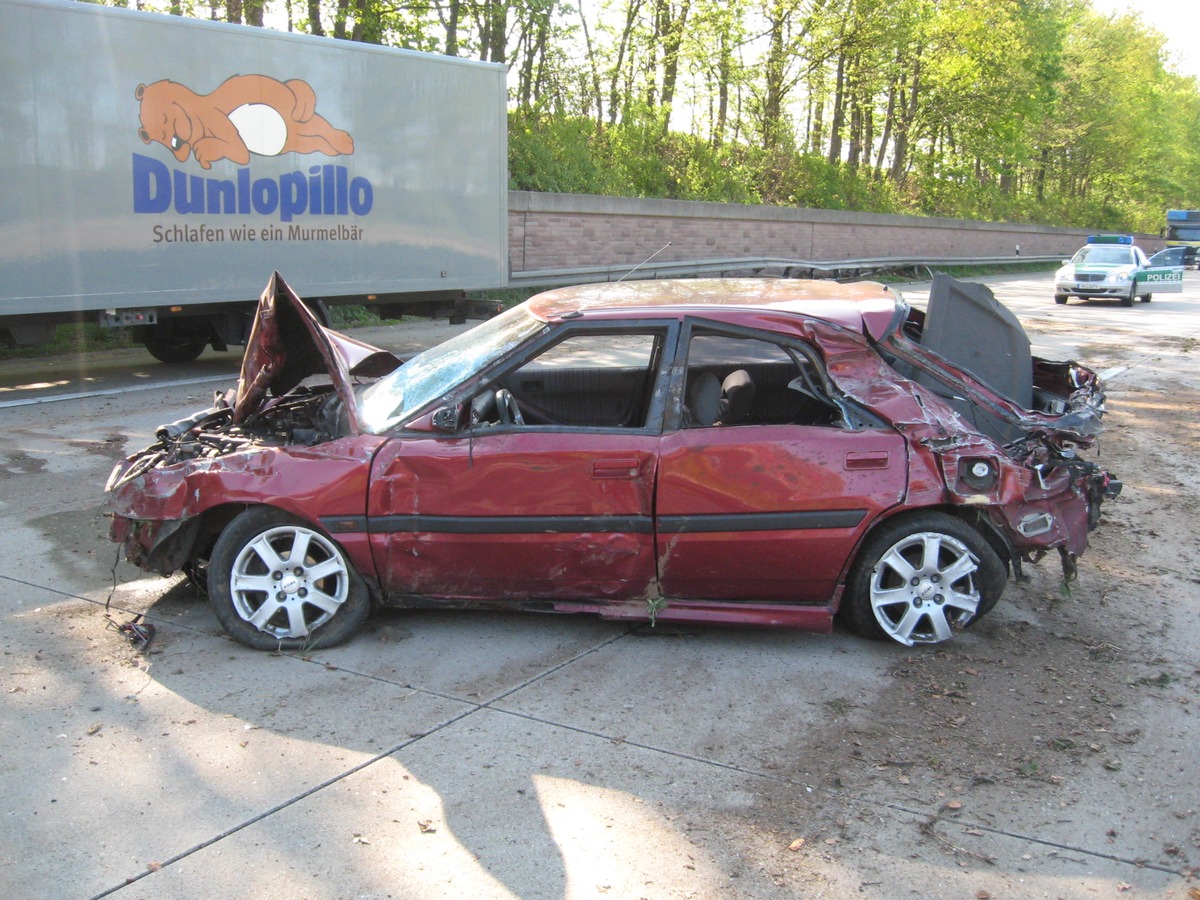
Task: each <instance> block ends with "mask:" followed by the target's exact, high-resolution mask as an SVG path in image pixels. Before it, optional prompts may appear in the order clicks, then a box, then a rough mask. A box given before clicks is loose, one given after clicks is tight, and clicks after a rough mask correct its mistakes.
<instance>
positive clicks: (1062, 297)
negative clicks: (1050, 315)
mask: <svg viewBox="0 0 1200 900" xmlns="http://www.w3.org/2000/svg"><path fill="white" fill-rule="evenodd" d="M1054 302H1055V303H1057V304H1059V305H1060V306H1061V305H1062V304H1064V303H1066V302H1067V295H1066V294H1055V295H1054Z"/></svg>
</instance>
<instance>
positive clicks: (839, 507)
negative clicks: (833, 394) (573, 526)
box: [655, 425, 907, 603]
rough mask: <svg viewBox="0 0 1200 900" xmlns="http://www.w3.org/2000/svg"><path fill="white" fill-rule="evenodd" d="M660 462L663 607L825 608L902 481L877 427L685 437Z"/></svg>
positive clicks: (666, 446) (665, 442)
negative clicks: (680, 602)
mask: <svg viewBox="0 0 1200 900" xmlns="http://www.w3.org/2000/svg"><path fill="white" fill-rule="evenodd" d="M747 431H751V434H752V439H751V440H747V435H746V433H745V432H747ZM660 454H661V455H660V459H659V480H658V502H657V516H656V529H655V530H656V533H657V550H658V565H659V576H658V577H659V590H660V591H661V592H662V594H663V595H664V596H668V597H673V598H692V599H700V598H709V599H714V600H730V599H737V598H744V597H747V596H750V597H755V598H757V599H760V600H769V601H775V602H781V601H782V602H794V603H828V602H829V600H830V598H831V597H832V596H833V592H834V588H835V586H836V585H837V583H838V581H839V580H840V578H841V576H842V574H843V571H844V568H845V563H846V560H848V559H849V558H850V556H851V554H852V551H853V550H854V547H855V546H856V545H857V544H858V541H859V540H860V539H861V537H862V535H863V534H864V533H865V531H866V530H867V528H868V527H869V526H870V525H871V524H872V523H874V522H875V520H877V519H878V518H879V517H880V516H881V515H882V514H883V513H885V512H886V511H887V510H888V509H890V508H892V507H894V506H895V505H897V504H899V503H900V502H901V501H902V500H903V499H904V494H905V486H906V480H907V453H906V451H905V445H904V440H903V439H902V438H901V437H900V436H899V435H897V434H896V433H895V432H889V431H883V430H879V431H874V432H870V433H863V432H850V431H844V430H841V429H834V428H805V427H798V426H795V425H761V426H753V427H752V428H751V429H747V428H707V429H688V430H683V431H677V432H673V433H670V434H667V435H665V436H664V437H663V439H662V449H661V451H660ZM734 573H736V574H734Z"/></svg>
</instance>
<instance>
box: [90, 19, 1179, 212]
mask: <svg viewBox="0 0 1200 900" xmlns="http://www.w3.org/2000/svg"><path fill="white" fill-rule="evenodd" d="M110 2H113V3H114V4H119V5H124V6H128V5H132V4H130V3H129V0H110ZM156 3H157V4H158V5H154V4H156ZM137 5H138V6H139V8H145V9H155V10H157V11H160V12H169V13H172V14H175V15H188V16H196V17H202V18H212V19H220V20H223V21H229V22H236V23H241V24H245V25H249V26H265V27H275V28H286V29H288V30H295V31H305V32H309V33H311V34H314V35H319V36H322V37H328V38H330V39H341V40H355V41H366V42H371V43H379V44H386V45H391V46H398V47H405V48H409V49H417V50H424V51H428V52H435V53H444V54H447V55H451V56H459V57H463V58H471V59H478V60H484V61H490V62H497V63H503V64H506V65H507V66H508V67H509V73H510V77H509V85H510V132H509V155H510V162H509V178H510V185H511V186H512V187H513V188H518V189H528V190H538V191H559V192H571V193H593V194H611V195H621V196H640V197H674V198H684V199H698V200H717V201H725V202H736V203H768V204H782V205H793V206H807V207H818V208H832V209H860V210H873V211H883V212H918V213H925V214H932V215H945V216H958V217H964V218H980V219H992V220H1009V221H1037V222H1046V223H1051V224H1070V225H1080V226H1088V227H1097V228H1101V227H1102V228H1108V229H1138V230H1143V231H1156V230H1158V229H1159V228H1160V227H1161V223H1162V221H1163V211H1164V210H1165V209H1166V208H1169V207H1170V208H1200V86H1198V85H1197V82H1196V80H1195V79H1194V78H1191V77H1186V76H1183V75H1180V74H1179V73H1178V72H1176V71H1175V70H1174V69H1173V68H1172V66H1171V64H1170V63H1169V60H1168V57H1167V53H1166V50H1165V39H1164V37H1163V36H1162V35H1161V34H1159V33H1157V32H1156V31H1154V30H1152V29H1150V28H1148V27H1146V26H1145V25H1144V24H1142V23H1141V22H1140V21H1138V20H1137V19H1135V18H1133V17H1132V16H1130V15H1128V14H1126V15H1120V16H1113V17H1106V16H1102V15H1100V14H1099V13H1097V12H1096V11H1095V10H1094V9H1092V8H1091V6H1090V5H1089V4H1088V2H1087V0H407V2H405V3H400V4H398V3H395V2H394V0H139V2H138V4H137Z"/></svg>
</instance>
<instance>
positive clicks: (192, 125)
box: [132, 75, 374, 222]
mask: <svg viewBox="0 0 1200 900" xmlns="http://www.w3.org/2000/svg"><path fill="white" fill-rule="evenodd" d="M134 98H135V99H136V100H137V101H138V102H139V104H140V108H139V119H140V127H139V129H138V136H139V137H140V138H141V140H142V143H144V144H147V145H149V144H161V145H162V146H163V147H165V148H166V149H167V150H168V151H169V152H170V153H171V155H172V156H174V157H175V159H176V160H177V161H178V162H180V163H187V162H188V161H189V160H190V159H194V161H195V162H196V163H198V164H199V165H200V168H202V169H211V168H212V165H213V163H215V162H217V161H219V160H223V159H227V160H229V161H230V162H232V163H235V164H237V165H238V166H246V165H247V164H248V163H249V162H250V159H251V156H252V155H253V156H262V157H277V156H282V155H283V154H286V153H301V154H308V153H320V154H324V155H325V156H350V155H351V154H353V153H354V138H353V137H351V135H350V133H349V132H347V131H343V130H341V129H339V128H335V127H334V126H333V125H331V124H330V123H329V122H328V121H327V120H326V119H325V118H324V117H323V116H321V115H319V114H318V113H317V111H316V107H317V95H316V92H315V91H314V90H313V89H312V87H311V86H310V85H309V84H308V83H307V82H305V81H301V80H299V79H292V80H290V81H286V82H285V81H279V80H277V79H275V78H271V77H270V76H267V75H234V76H233V77H232V78H228V79H226V80H225V81H224V82H223V83H222V84H221V85H220V86H219V87H218V88H217V89H216V90H214V91H213V92H212V93H210V94H198V93H196V92H195V91H193V90H191V89H190V88H188V87H185V86H184V85H182V84H178V83H176V82H173V81H169V80H164V81H156V82H154V83H153V84H149V85H146V84H139V85H138V86H137V89H136V90H135V91H134ZM132 166H133V169H132V171H133V211H134V212H135V213H150V214H161V213H165V212H168V211H171V210H174V211H175V212H176V213H179V214H207V215H246V214H250V213H257V214H259V215H266V216H278V218H279V220H280V221H283V222H290V221H292V220H293V218H295V217H296V216H300V215H319V216H348V215H355V216H365V215H367V214H368V213H369V212H370V211H371V207H372V205H373V203H374V190H373V188H372V186H371V182H370V181H369V180H367V179H366V178H363V177H361V176H359V177H354V176H352V175H351V174H350V171H349V169H348V168H347V167H346V166H342V165H313V166H308V167H306V169H303V170H299V169H298V170H296V171H292V172H287V173H284V174H282V175H274V176H271V177H266V178H262V177H258V178H256V177H254V176H253V175H252V174H251V171H250V169H248V168H240V169H238V170H237V171H236V173H235V174H234V177H232V178H228V177H224V178H223V177H203V176H201V175H197V174H192V173H188V172H187V171H185V170H183V169H179V168H170V167H168V166H167V165H166V164H165V163H163V162H162V161H161V160H159V159H155V158H154V157H151V156H146V155H144V154H140V153H134V154H133V160H132Z"/></svg>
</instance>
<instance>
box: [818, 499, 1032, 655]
mask: <svg viewBox="0 0 1200 900" xmlns="http://www.w3.org/2000/svg"><path fill="white" fill-rule="evenodd" d="M948 573H952V574H953V580H952V581H950V582H947V581H946V580H945V579H946V577H947V576H948ZM1007 577H1008V576H1007V571H1006V570H1005V567H1004V563H1003V562H1001V560H1000V557H999V556H997V555H996V551H994V550H993V549H992V547H991V545H989V544H988V542H987V541H986V540H984V538H983V536H982V535H981V534H980V533H979V532H978V531H976V530H975V529H974V528H972V527H970V526H969V525H967V524H966V523H964V522H962V521H960V520H959V519H956V518H954V517H953V516H950V515H947V514H946V513H941V512H935V511H926V512H918V513H913V514H911V515H907V516H903V517H900V518H897V519H893V520H891V521H889V522H885V523H884V524H883V525H881V526H879V527H878V528H877V529H876V530H875V531H874V532H873V533H872V534H871V535H870V536H869V537H868V538H867V541H866V543H865V544H864V545H863V548H862V550H861V552H860V553H859V555H858V558H857V559H856V560H855V562H854V565H853V566H852V567H851V569H850V575H849V577H848V578H847V580H846V590H845V594H844V596H843V598H842V605H841V609H840V610H839V617H840V618H841V619H842V621H843V622H844V623H845V624H846V625H847V626H848V627H849V628H850V629H851V630H852V631H854V632H855V633H857V634H859V635H862V636H863V637H867V638H872V639H875V640H884V639H891V640H894V641H897V642H898V643H901V644H904V645H905V646H909V647H911V646H913V645H914V644H938V643H941V642H942V641H945V640H946V639H948V638H950V637H951V636H952V635H953V633H954V631H955V630H956V629H961V628H966V627H967V626H969V625H972V624H974V623H975V622H977V621H979V619H980V618H982V617H983V616H984V615H985V614H987V613H988V612H989V611H990V610H991V609H992V607H994V606H995V605H996V602H997V601H998V600H999V599H1000V595H1001V594H1002V593H1003V592H1004V583H1005V581H1006V580H1007Z"/></svg>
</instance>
